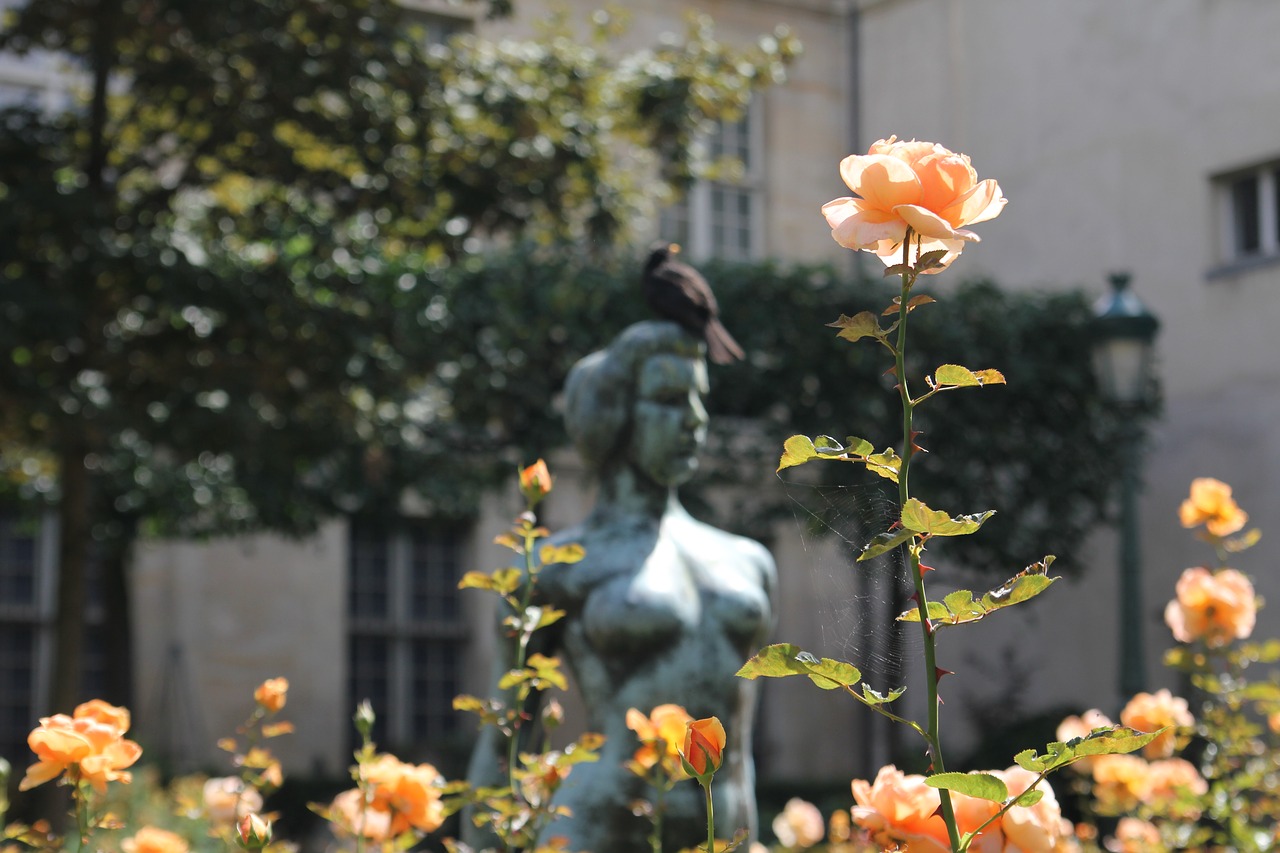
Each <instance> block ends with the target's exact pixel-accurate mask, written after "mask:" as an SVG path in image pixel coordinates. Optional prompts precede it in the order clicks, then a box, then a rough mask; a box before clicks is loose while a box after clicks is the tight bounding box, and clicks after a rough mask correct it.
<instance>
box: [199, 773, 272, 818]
mask: <svg viewBox="0 0 1280 853" xmlns="http://www.w3.org/2000/svg"><path fill="white" fill-rule="evenodd" d="M203 794H204V812H205V815H206V816H207V817H208V818H209V822H210V823H213V824H216V825H222V826H230V825H232V824H234V823H236V822H237V821H238V820H240V819H241V818H243V817H244V816H245V815H247V814H252V813H255V812H259V811H261V810H262V795H261V794H259V793H258V791H257V789H256V788H252V787H249V786H247V785H245V783H244V780H243V779H241V778H239V777H238V776H220V777H217V778H214V779H209V780H207V781H206V782H205V783H204V789H203Z"/></svg>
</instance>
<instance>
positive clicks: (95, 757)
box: [18, 700, 142, 793]
mask: <svg viewBox="0 0 1280 853" xmlns="http://www.w3.org/2000/svg"><path fill="white" fill-rule="evenodd" d="M128 725H129V712H128V711H127V710H125V709H124V708H117V707H116V706H114V705H109V704H107V703H106V702H103V701H101V700H94V701H93V702H86V703H84V704H83V705H80V706H78V707H77V708H76V710H75V712H74V715H73V716H71V717H68V716H67V715H66V714H55V715H53V716H52V717H42V718H41V720H40V726H39V727H38V728H36V729H35V730H33V731H32V732H31V734H30V735H28V736H27V744H28V745H29V746H30V747H31V751H32V752H34V753H35V754H36V757H37V758H38V759H39V761H38V762H37V763H35V764H33V765H31V766H30V767H29V768H27V774H26V776H25V777H23V779H22V782H21V783H20V784H19V785H18V790H20V791H26V790H29V789H31V788H34V787H36V786H37V785H42V784H44V783H45V782H48V781H49V780H51V779H56V778H57V777H58V776H60V775H62V774H63V773H72V772H74V774H75V775H76V776H78V778H80V779H83V780H84V781H86V782H89V783H91V784H92V785H93V787H94V790H96V791H98V792H99V793H106V790H107V783H108V782H116V781H119V782H129V781H131V780H132V778H133V777H132V775H131V774H130V773H128V772H127V771H125V769H124V768H126V767H130V766H132V765H133V764H134V762H136V761H137V760H138V759H139V758H140V757H141V756H142V747H140V746H138V745H137V744H136V743H134V742H133V741H131V740H126V739H125V738H124V733H125V732H126V731H127V730H128Z"/></svg>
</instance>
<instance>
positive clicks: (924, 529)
mask: <svg viewBox="0 0 1280 853" xmlns="http://www.w3.org/2000/svg"><path fill="white" fill-rule="evenodd" d="M994 514H995V510H991V509H989V510H987V511H986V512H982V513H978V514H976V515H960V516H956V517H955V518H952V517H951V516H949V515H947V514H946V513H945V512H942V511H941V510H932V509H929V507H927V506H926V505H925V504H924V503H922V502H921V501H919V500H917V499H915V498H908V499H907V502H906V504H905V505H903V507H902V526H903V527H905V528H907V529H908V530H913V531H915V532H916V533H924V534H926V535H928V536H967V535H968V534H970V533H973V532H975V531H977V529H978V528H979V527H981V526H982V524H983V522H985V521H986V520H987V519H988V518H990V517H991V516H992V515H994Z"/></svg>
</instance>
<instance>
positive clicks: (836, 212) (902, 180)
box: [822, 136, 1005, 273]
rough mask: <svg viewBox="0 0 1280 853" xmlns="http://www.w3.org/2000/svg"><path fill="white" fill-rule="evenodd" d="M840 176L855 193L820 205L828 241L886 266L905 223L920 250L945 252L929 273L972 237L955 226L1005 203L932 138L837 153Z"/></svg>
mask: <svg viewBox="0 0 1280 853" xmlns="http://www.w3.org/2000/svg"><path fill="white" fill-rule="evenodd" d="M840 177H841V178H843V179H844V182H845V184H846V185H847V186H848V187H849V189H851V190H852V191H853V192H854V194H855V196H856V197H855V198H849V197H845V198H838V199H835V200H834V201H829V202H827V203H826V204H824V205H823V206H822V214H823V216H825V217H826V219H827V224H828V225H829V226H831V236H832V237H833V238H834V239H835V241H836V242H837V243H839V244H840V245H841V246H844V247H845V248H846V249H861V250H863V251H867V252H874V253H875V254H876V255H878V256H879V257H880V259H881V260H882V261H884V262H885V264H886V265H891V264H894V263H897V262H898V260H899V259H900V257H901V246H902V241H903V239H904V238H905V237H906V234H907V229H908V228H910V229H911V231H912V232H913V234H915V235H918V236H919V238H920V241H921V242H920V252H921V253H923V252H930V251H934V250H937V249H942V250H945V251H946V253H947V254H946V256H945V257H944V258H943V259H942V266H940V267H935V268H933V269H930V270H927V272H931V273H933V272H938V271H939V270H940V269H942V267H945V266H946V265H948V264H950V263H951V262H952V261H953V260H955V258H956V257H957V256H959V254H960V253H961V252H962V251H963V250H964V245H965V243H969V242H976V241H977V240H978V235H977V234H974V233H973V232H972V231H968V230H966V229H965V228H964V227H963V226H965V225H972V224H974V223H978V222H985V221H987V220H988V219H994V218H995V217H997V216H999V215H1000V211H1001V210H1002V209H1003V208H1004V204H1005V199H1004V196H1003V194H1002V193H1001V191H1000V186H999V184H997V183H996V182H995V181H994V180H992V179H987V180H985V181H979V180H978V174H977V172H975V171H974V169H973V166H972V164H970V162H969V158H968V157H966V156H965V155H964V154H957V153H955V152H953V151H949V150H947V149H946V148H943V147H942V146H941V145H937V144H935V143H932V142H916V141H914V140H913V141H911V142H899V141H898V140H897V137H895V136H891V137H889V138H888V139H881V140H880V141H878V142H876V143H875V144H873V145H872V146H871V148H870V149H869V150H868V152H867V153H866V154H861V155H860V154H854V155H851V156H849V157H846V158H844V160H842V161H841V162H840ZM912 260H914V259H912Z"/></svg>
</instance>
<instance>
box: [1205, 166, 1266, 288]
mask: <svg viewBox="0 0 1280 853" xmlns="http://www.w3.org/2000/svg"><path fill="white" fill-rule="evenodd" d="M1215 185H1216V189H1217V194H1218V197H1219V205H1220V207H1221V222H1222V234H1221V238H1220V239H1221V246H1222V252H1221V255H1222V260H1223V262H1224V263H1226V264H1235V263H1239V262H1246V263H1247V262H1249V261H1254V260H1263V259H1275V258H1280V163H1270V164H1267V165H1265V166H1261V167H1256V168H1253V169H1248V170H1245V171H1240V172H1234V173H1231V174H1229V175H1224V176H1223V177H1221V178H1218V179H1217V180H1216V181H1215Z"/></svg>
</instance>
